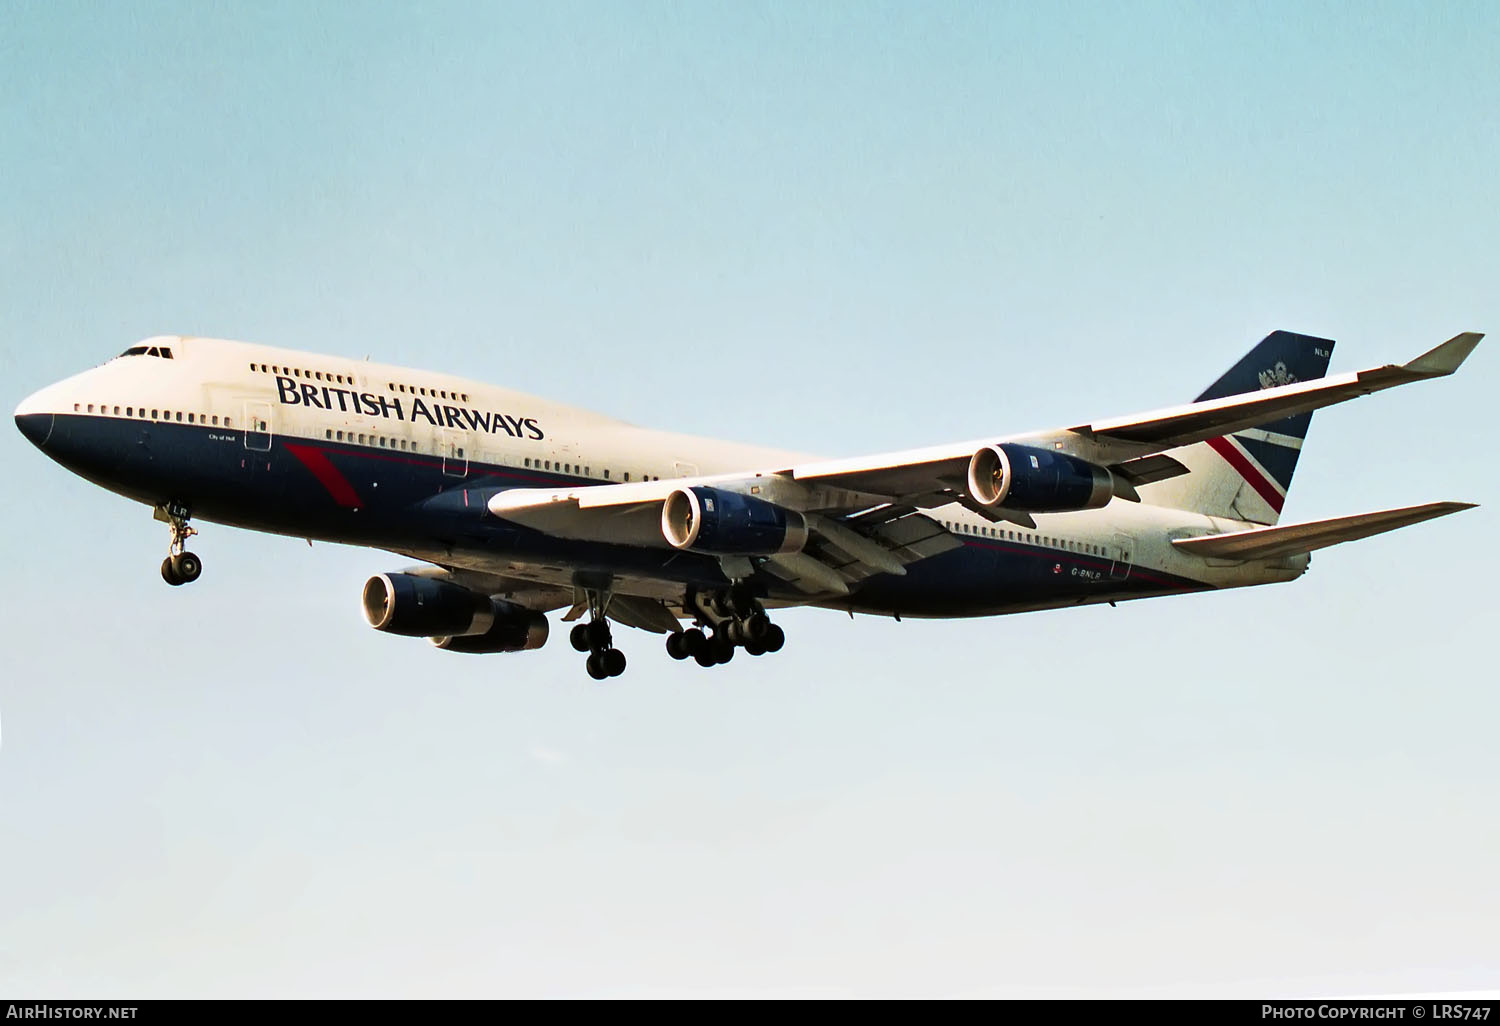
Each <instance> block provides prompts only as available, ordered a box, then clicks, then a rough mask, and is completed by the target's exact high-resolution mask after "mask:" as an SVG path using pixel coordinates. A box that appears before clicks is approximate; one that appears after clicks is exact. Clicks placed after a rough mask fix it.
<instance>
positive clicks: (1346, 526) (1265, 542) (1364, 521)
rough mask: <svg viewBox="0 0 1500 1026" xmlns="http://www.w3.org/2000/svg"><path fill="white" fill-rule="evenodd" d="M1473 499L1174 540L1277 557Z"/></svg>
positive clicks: (1220, 552)
mask: <svg viewBox="0 0 1500 1026" xmlns="http://www.w3.org/2000/svg"><path fill="white" fill-rule="evenodd" d="M1473 508H1474V503H1472V502H1429V503H1425V504H1424V505H1421V506H1405V507H1403V508H1401V509H1384V510H1380V511H1379V512H1376V513H1356V514H1355V515H1354V516H1350V517H1334V518H1333V519H1331V520H1313V521H1309V522H1308V523H1305V524H1285V525H1283V526H1280V527H1257V528H1253V529H1251V530H1248V531H1232V532H1230V533H1228V534H1210V535H1205V536H1203V537H1201V538H1177V539H1174V540H1173V542H1172V544H1173V545H1174V546H1176V547H1177V548H1179V549H1183V550H1184V551H1187V552H1191V553H1193V554H1194V555H1196V556H1206V557H1214V558H1220V559H1241V560H1250V559H1274V558H1276V557H1278V556H1290V555H1293V554H1295V553H1298V552H1311V551H1313V550H1314V549H1324V548H1327V547H1328V546H1330V545H1337V544H1339V543H1340V542H1346V541H1356V540H1357V539H1360V538H1368V537H1370V536H1371V535H1376V534H1384V533H1385V532H1386V531H1394V530H1396V529H1397V528H1401V527H1409V526H1411V525H1412V524H1420V523H1421V522H1422V521H1424V520H1432V519H1433V518H1434V517H1445V516H1447V515H1448V514H1450V513H1458V512H1461V511H1463V510H1466V509H1473Z"/></svg>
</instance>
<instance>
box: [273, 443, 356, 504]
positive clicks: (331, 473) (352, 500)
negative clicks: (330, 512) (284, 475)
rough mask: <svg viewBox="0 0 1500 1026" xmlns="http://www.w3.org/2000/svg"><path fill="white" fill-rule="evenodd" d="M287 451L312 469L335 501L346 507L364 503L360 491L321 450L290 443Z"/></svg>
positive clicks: (314, 475)
mask: <svg viewBox="0 0 1500 1026" xmlns="http://www.w3.org/2000/svg"><path fill="white" fill-rule="evenodd" d="M286 451H287V452H289V453H291V454H292V455H293V456H295V457H297V459H298V460H299V461H300V462H301V463H302V465H303V466H304V467H306V468H307V469H308V470H310V471H312V475H313V477H315V478H317V479H318V483H319V484H321V485H322V486H323V487H324V488H327V489H328V494H329V495H332V496H333V501H334V502H336V503H338V504H339V505H340V506H343V507H344V508H345V509H359V507H360V506H362V505H363V503H361V502H360V501H359V493H358V492H356V491H355V490H354V486H353V485H352V484H350V483H349V480H348V478H346V477H344V475H343V474H340V473H339V468H338V467H335V466H334V465H333V462H332V461H331V460H329V458H328V457H327V456H325V455H323V452H322V451H321V450H319V449H315V448H313V447H312V446H310V445H291V444H288V445H287V447H286Z"/></svg>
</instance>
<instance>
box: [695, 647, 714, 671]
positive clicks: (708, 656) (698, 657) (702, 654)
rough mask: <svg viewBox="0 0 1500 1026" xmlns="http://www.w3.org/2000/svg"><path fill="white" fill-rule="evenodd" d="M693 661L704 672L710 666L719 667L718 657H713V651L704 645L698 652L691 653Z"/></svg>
mask: <svg viewBox="0 0 1500 1026" xmlns="http://www.w3.org/2000/svg"><path fill="white" fill-rule="evenodd" d="M693 661H694V662H696V663H697V664H698V665H699V666H701V667H703V668H704V669H705V670H706V669H708V668H709V667H710V666H717V665H719V657H718V656H716V655H714V652H713V649H712V648H710V647H709V646H707V645H704V646H703V647H702V648H700V649H699V650H698V651H696V652H694V653H693Z"/></svg>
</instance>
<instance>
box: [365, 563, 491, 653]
mask: <svg viewBox="0 0 1500 1026" xmlns="http://www.w3.org/2000/svg"><path fill="white" fill-rule="evenodd" d="M363 605H364V610H365V619H366V620H367V621H369V624H370V626H371V627H374V628H375V629H376V630H377V631H385V632H387V633H388V634H403V635H405V636H406V637H408V638H430V637H433V636H435V635H443V636H460V635H469V634H479V635H482V634H484V633H485V632H486V631H488V630H490V629H491V627H493V626H494V623H495V620H496V616H495V603H494V601H493V600H491V598H490V597H489V596H488V595H480V594H479V593H478V592H473V591H470V590H469V589H468V588H464V587H460V586H459V585H457V584H452V583H450V582H448V581H438V580H434V579H432V578H431V577H418V576H416V575H415V574H380V575H379V576H376V577H371V578H370V579H369V580H368V581H366V582H365V591H364V601H363Z"/></svg>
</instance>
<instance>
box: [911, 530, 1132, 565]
mask: <svg viewBox="0 0 1500 1026" xmlns="http://www.w3.org/2000/svg"><path fill="white" fill-rule="evenodd" d="M941 523H942V525H943V526H944V527H946V528H948V530H950V531H952V532H953V533H954V534H972V535H976V536H978V537H981V538H997V539H1000V540H1002V541H1019V542H1030V543H1031V544H1033V545H1045V546H1047V547H1048V548H1054V549H1066V550H1067V551H1069V552H1081V553H1084V554H1085V555H1090V556H1105V555H1107V553H1106V552H1105V551H1104V546H1102V545H1089V544H1086V543H1084V542H1077V541H1073V540H1071V539H1068V538H1049V537H1046V536H1044V535H1040V534H1022V533H1021V532H1020V531H1010V530H1005V529H1003V528H999V527H989V526H982V525H976V524H965V523H960V522H959V521H956V520H944V521H941ZM1126 558H1127V559H1128V558H1129V556H1128V555H1127V556H1126Z"/></svg>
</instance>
